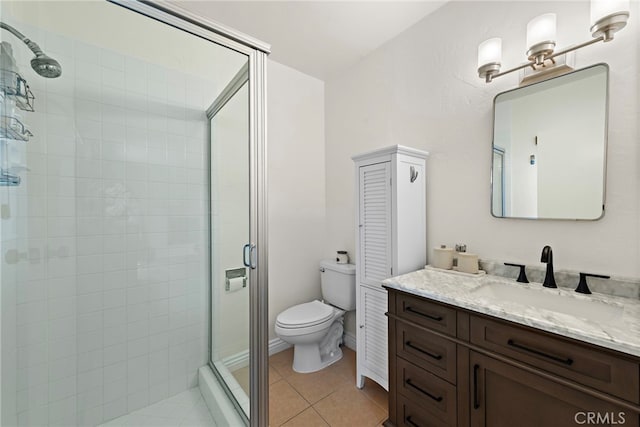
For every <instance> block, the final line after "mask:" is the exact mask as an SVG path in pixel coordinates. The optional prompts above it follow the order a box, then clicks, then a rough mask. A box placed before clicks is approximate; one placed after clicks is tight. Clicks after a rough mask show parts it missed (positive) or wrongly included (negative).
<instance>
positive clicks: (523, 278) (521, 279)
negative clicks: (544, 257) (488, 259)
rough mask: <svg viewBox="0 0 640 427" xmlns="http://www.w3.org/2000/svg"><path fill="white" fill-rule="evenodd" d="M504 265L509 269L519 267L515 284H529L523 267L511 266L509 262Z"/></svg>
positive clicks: (518, 265)
mask: <svg viewBox="0 0 640 427" xmlns="http://www.w3.org/2000/svg"><path fill="white" fill-rule="evenodd" d="M504 265H508V266H510V267H520V274H518V279H517V280H516V282H520V283H529V279H527V273H526V272H525V271H524V268H525V265H523V264H513V263H510V262H505V263H504Z"/></svg>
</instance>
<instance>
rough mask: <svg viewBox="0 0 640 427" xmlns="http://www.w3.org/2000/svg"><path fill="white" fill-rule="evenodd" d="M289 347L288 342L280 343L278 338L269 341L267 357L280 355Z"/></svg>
mask: <svg viewBox="0 0 640 427" xmlns="http://www.w3.org/2000/svg"><path fill="white" fill-rule="evenodd" d="M289 347H291V344H289V343H288V342H284V341H282V340H281V339H280V338H277V337H276V338H274V339H272V340H269V356H273V355H274V354H276V353H280V352H281V351H284V350H286V349H288V348H289Z"/></svg>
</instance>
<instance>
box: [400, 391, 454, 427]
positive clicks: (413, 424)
mask: <svg viewBox="0 0 640 427" xmlns="http://www.w3.org/2000/svg"><path fill="white" fill-rule="evenodd" d="M397 405H398V406H397V408H398V415H397V416H398V420H397V424H396V425H397V426H403V427H453V426H455V423H447V422H446V421H443V420H441V419H440V418H438V417H436V416H434V415H433V414H432V413H431V412H429V411H428V410H427V408H425V407H424V406H423V405H419V404H417V403H415V402H413V401H412V400H409V399H407V398H406V397H404V396H403V395H401V394H399V395H398V401H397Z"/></svg>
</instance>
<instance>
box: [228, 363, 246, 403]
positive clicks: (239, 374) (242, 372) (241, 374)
mask: <svg viewBox="0 0 640 427" xmlns="http://www.w3.org/2000/svg"><path fill="white" fill-rule="evenodd" d="M232 374H233V376H234V378H235V379H236V381H238V384H240V387H242V389H243V390H244V392H245V393H247V396H249V367H248V366H246V367H244V368H240V369H236V370H235V371H233V372H232Z"/></svg>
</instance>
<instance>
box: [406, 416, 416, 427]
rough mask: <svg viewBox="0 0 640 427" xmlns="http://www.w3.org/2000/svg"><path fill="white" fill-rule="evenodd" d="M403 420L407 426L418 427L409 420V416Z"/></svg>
mask: <svg viewBox="0 0 640 427" xmlns="http://www.w3.org/2000/svg"><path fill="white" fill-rule="evenodd" d="M404 420H405V421H406V422H407V424H409V425H412V426H413V427H420V426H419V425H418V424H416V423H414V422H413V420H412V419H411V415H409V416H408V417H407V418H405V419H404Z"/></svg>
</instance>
